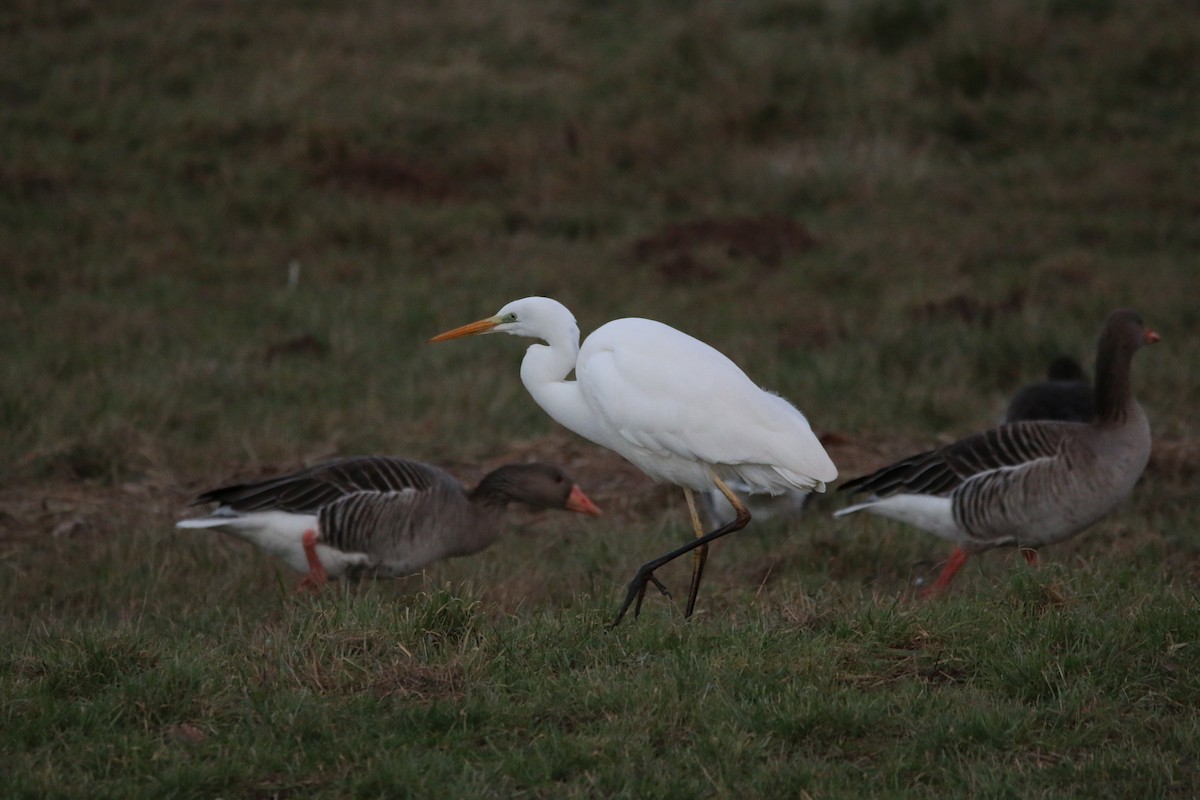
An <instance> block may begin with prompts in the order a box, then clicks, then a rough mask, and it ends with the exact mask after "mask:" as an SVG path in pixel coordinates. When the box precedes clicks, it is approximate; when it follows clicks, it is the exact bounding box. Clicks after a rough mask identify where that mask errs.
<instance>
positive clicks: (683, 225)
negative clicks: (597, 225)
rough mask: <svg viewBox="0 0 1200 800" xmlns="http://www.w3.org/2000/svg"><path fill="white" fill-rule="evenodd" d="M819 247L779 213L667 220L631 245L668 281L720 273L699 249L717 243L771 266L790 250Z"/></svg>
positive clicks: (725, 250) (731, 252)
mask: <svg viewBox="0 0 1200 800" xmlns="http://www.w3.org/2000/svg"><path fill="white" fill-rule="evenodd" d="M816 246H817V240H816V238H815V237H814V236H813V235H812V234H811V233H810V232H809V231H808V229H807V228H805V227H804V226H803V225H801V224H800V223H799V222H796V221H795V220H793V219H789V218H788V217H783V216H779V215H766V216H762V217H729V218H726V219H718V218H715V217H707V218H702V219H696V220H692V221H690V222H678V223H672V224H670V225H667V226H666V227H664V228H662V229H661V230H659V231H657V232H655V233H652V234H649V235H647V236H643V237H642V238H640V239H638V240H637V241H635V242H634V244H633V257H634V258H635V259H637V260H638V261H642V262H647V261H653V262H654V263H655V264H656V265H657V267H658V272H659V275H661V276H662V277H663V279H664V280H666V281H667V282H668V283H691V282H694V281H704V280H711V279H713V278H716V277H718V276H719V274H720V272H719V270H718V269H716V268H715V267H713V266H711V265H709V264H706V263H705V262H704V259H703V257H702V255H701V254H700V251H701V250H703V249H704V248H712V247H716V248H719V249H720V250H721V251H723V253H724V254H725V255H726V256H728V257H729V258H731V259H744V258H751V259H754V260H755V261H756V262H758V263H759V264H760V265H762V266H763V267H765V268H768V269H774V268H776V267H778V266H779V264H780V263H781V262H782V261H783V258H784V257H785V256H787V255H790V254H792V253H803V252H807V251H809V250H811V249H813V248H814V247H816Z"/></svg>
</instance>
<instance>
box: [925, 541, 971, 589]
mask: <svg viewBox="0 0 1200 800" xmlns="http://www.w3.org/2000/svg"><path fill="white" fill-rule="evenodd" d="M966 562H967V551H966V550H963V549H962V548H961V547H956V548H954V552H953V553H951V554H950V560H948V561H947V562H946V566H944V567H942V571H941V573H939V574H938V576H937V580H936V581H934V582H933V584H932V585H931V586H929V587H927V588H925V589H923V590H921V597H933V596H935V595H938V594H941V593H942V592H943V591H945V590H946V587H947V586H949V585H950V581H952V580H954V574H955V573H956V572H958V569H959V567H961V566H962V565H963V564H965V563H966Z"/></svg>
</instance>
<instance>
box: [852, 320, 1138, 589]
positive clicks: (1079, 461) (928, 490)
mask: <svg viewBox="0 0 1200 800" xmlns="http://www.w3.org/2000/svg"><path fill="white" fill-rule="evenodd" d="M1158 340H1159V336H1158V334H1157V333H1155V332H1154V331H1152V330H1149V329H1147V328H1146V327H1144V325H1143V324H1142V319H1141V317H1139V316H1138V315H1137V313H1135V312H1133V311H1129V310H1118V311H1114V312H1113V313H1112V314H1110V315H1109V317H1108V320H1107V321H1106V322H1105V325H1104V330H1103V331H1102V332H1101V334H1100V341H1099V344H1098V346H1097V356H1096V386H1095V401H1096V416H1097V419H1096V421H1095V422H1092V423H1086V422H1063V421H1058V420H1037V421H1025V422H1014V423H1012V424H1009V425H1001V426H1000V427H998V428H992V429H991V430H988V431H984V432H982V433H976V434H974V435H972V436H968V437H966V438H965V439H960V440H958V441H957V442H954V443H953V444H949V445H946V446H945V447H942V448H939V449H937V450H931V451H929V452H926V453H920V454H918V455H915V456H911V457H909V458H906V459H903V460H902V461H899V462H897V463H895V464H892V465H891V466H887V467H884V468H883V469H880V470H878V471H876V472H873V473H871V474H870V475H865V476H863V477H861V478H856V479H854V480H852V481H847V482H846V483H844V484H842V486H841V487H840V489H839V491H847V492H850V493H851V494H854V493H858V492H870V494H871V497H870V498H869V499H868V500H867V501H865V502H863V503H860V504H858V505H853V506H849V507H847V508H843V509H841V510H840V511H837V512H835V514H834V516H838V517H840V516H842V515H844V514H851V513H853V512H855V511H869V512H872V513H874V514H879V515H881V516H884V517H890V518H892V519H896V520H899V521H901V522H906V523H908V524H910V525H913V526H916V527H918V528H921V529H922V530H925V531H928V532H929V533H932V534H934V535H935V536H938V537H940V538H942V539H946V540H948V541H951V542H954V543H955V545H956V547H955V549H954V552H953V553H952V554H951V555H950V559H949V561H947V562H946V565H945V567H943V568H942V571H941V573H940V574H939V575H938V577H937V580H936V581H934V583H933V585H932V586H930V587H929V588H928V589H926V590H925V592H924V594H933V593H936V592H939V591H942V590H944V589H945V588H946V587H947V586H949V585H950V581H951V580H953V578H954V575H955V573H956V572H957V571H958V569H959V567H961V566H962V565H963V562H965V561H966V560H967V557H968V556H969V555H971V554H972V553H978V552H981V551H983V550H988V549H991V548H993V547H1003V546H1015V547H1018V548H1020V549H1021V552H1022V553H1023V554H1024V556H1025V558H1026V560H1027V561H1029V562H1030V563H1031V564H1032V563H1036V561H1037V549H1038V548H1040V547H1042V546H1043V545H1047V544H1053V543H1055V542H1059V541H1062V540H1063V539H1066V538H1068V537H1070V536H1072V535H1074V534H1076V533H1078V532H1080V531H1082V530H1083V529H1084V528H1086V527H1088V526H1089V525H1091V524H1092V523H1093V522H1096V521H1097V520H1099V519H1100V518H1101V517H1103V516H1105V515H1106V514H1108V513H1109V512H1110V511H1112V510H1113V509H1114V508H1115V507H1116V506H1117V504H1118V503H1120V502H1121V501H1122V500H1124V499H1125V497H1126V496H1127V495H1128V494H1129V493H1130V492H1131V491H1132V490H1133V485H1134V484H1135V483H1137V480H1138V478H1139V477H1140V476H1141V474H1142V471H1143V470H1144V469H1145V468H1146V463H1147V461H1149V459H1150V424H1149V422H1147V420H1146V413H1145V412H1144V411H1142V407H1141V406H1140V405H1138V403H1137V401H1135V400H1134V399H1133V390H1132V389H1131V388H1130V381H1129V371H1130V363H1131V361H1132V359H1133V354H1134V352H1136V351H1137V350H1138V349H1139V348H1141V347H1142V345H1144V344H1153V343H1154V342H1157V341H1158Z"/></svg>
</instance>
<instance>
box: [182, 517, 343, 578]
mask: <svg viewBox="0 0 1200 800" xmlns="http://www.w3.org/2000/svg"><path fill="white" fill-rule="evenodd" d="M175 527H176V528H192V529H202V528H204V529H209V530H218V531H221V532H223V533H229V534H232V535H234V536H237V537H238V538H240V539H245V540H246V541H248V542H251V543H253V544H255V545H257V546H258V547H260V548H261V549H262V550H263V551H264V552H266V553H269V554H271V555H273V556H275V557H277V558H280V559H283V561H284V562H285V563H287V565H288V566H289V567H291V568H292V569H294V570H296V571H297V572H306V571H307V570H308V560H307V559H306V557H305V555H304V543H303V539H304V532H305V531H310V530H311V531H316V530H317V515H316V514H289V513H288V512H286V511H252V512H250V513H247V514H238V513H236V512H234V513H221V512H220V511H218V512H216V513H213V514H211V515H209V516H207V517H194V518H192V519H181V520H179V521H178V522H176V523H175ZM321 549H325V548H321Z"/></svg>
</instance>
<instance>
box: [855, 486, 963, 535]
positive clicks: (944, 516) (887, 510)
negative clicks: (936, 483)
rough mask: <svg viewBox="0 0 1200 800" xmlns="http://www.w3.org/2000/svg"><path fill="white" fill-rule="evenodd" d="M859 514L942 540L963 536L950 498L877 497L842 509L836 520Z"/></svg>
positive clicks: (920, 496)
mask: <svg viewBox="0 0 1200 800" xmlns="http://www.w3.org/2000/svg"><path fill="white" fill-rule="evenodd" d="M856 511H869V512H870V513H872V514H878V515H879V516H881V517H888V518H890V519H895V520H899V521H900V522H907V523H908V524H909V525H913V526H915V527H918V528H920V529H922V530H924V531H928V532H929V533H932V534H933V535H934V536H937V537H938V538H941V539H945V540H947V541H950V542H956V541H958V540H959V539H961V538H962V536H963V533H962V531H961V530H960V529H959V527H958V525H957V524H956V523H955V521H954V511H953V509H952V508H951V502H950V498H949V497H935V496H931V495H924V494H896V495H892V496H891V497H873V498H871V499H870V500H867V501H865V502H862V503H857V504H855V505H852V506H846V507H845V508H842V509H838V510H837V511H835V512H833V515H834V516H835V517H844V516H845V515H847V514H853V513H855V512H856Z"/></svg>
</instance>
